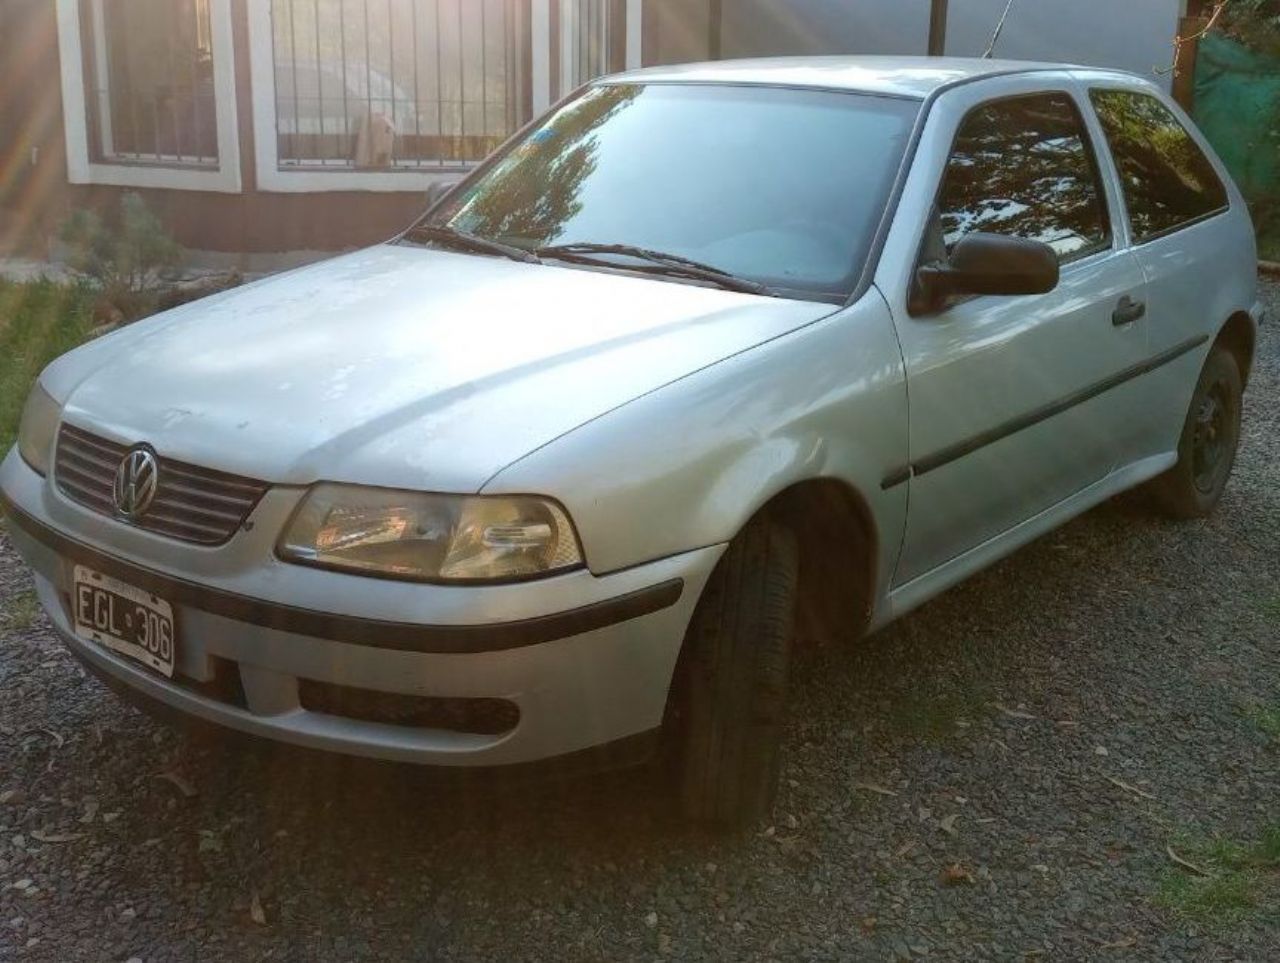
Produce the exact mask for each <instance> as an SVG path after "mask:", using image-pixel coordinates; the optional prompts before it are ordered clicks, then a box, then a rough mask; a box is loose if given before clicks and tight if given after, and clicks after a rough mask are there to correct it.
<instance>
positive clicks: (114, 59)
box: [80, 0, 218, 168]
mask: <svg viewBox="0 0 1280 963" xmlns="http://www.w3.org/2000/svg"><path fill="white" fill-rule="evenodd" d="M80 13H81V23H82V25H83V26H82V29H84V30H85V33H84V36H85V37H86V38H87V40H88V42H87V43H85V44H84V55H85V61H86V68H87V69H86V71H85V87H86V91H85V93H86V98H85V99H86V102H87V103H88V105H89V111H88V113H89V122H90V142H91V150H92V153H93V154H94V155H95V157H96V159H98V160H101V161H108V162H111V163H138V164H148V165H164V166H181V167H200V168H217V166H218V124H217V105H216V103H215V96H214V83H213V42H212V29H211V26H210V17H209V0H82V3H81V9H80Z"/></svg>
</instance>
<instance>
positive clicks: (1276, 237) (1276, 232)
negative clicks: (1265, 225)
mask: <svg viewBox="0 0 1280 963" xmlns="http://www.w3.org/2000/svg"><path fill="white" fill-rule="evenodd" d="M1258 258H1259V259H1260V260H1263V261H1275V262H1278V263H1280V226H1276V227H1272V228H1270V229H1268V230H1264V231H1263V232H1262V233H1261V234H1259V235H1258Z"/></svg>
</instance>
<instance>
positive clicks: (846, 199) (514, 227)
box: [426, 84, 919, 300]
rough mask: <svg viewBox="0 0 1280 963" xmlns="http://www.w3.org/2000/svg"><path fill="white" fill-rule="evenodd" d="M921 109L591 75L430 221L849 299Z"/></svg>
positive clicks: (511, 240)
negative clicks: (649, 255) (677, 260)
mask: <svg viewBox="0 0 1280 963" xmlns="http://www.w3.org/2000/svg"><path fill="white" fill-rule="evenodd" d="M918 109H919V104H918V103H917V102H915V101H910V100H901V99H893V98H887V97H875V96H869V95H864V94H856V93H843V92H832V91H824V90H806V89H793V88H773V87H761V86H728V85H723V86H722V85H708V84H647V85H641V84H610V85H602V86H596V87H591V88H588V89H587V90H585V91H584V92H583V93H582V94H581V95H580V96H578V97H577V98H575V99H574V100H573V101H571V102H570V103H567V104H565V105H564V106H562V107H560V108H559V109H558V110H556V111H555V112H554V113H552V114H550V115H549V116H548V117H547V118H546V119H545V120H544V121H542V122H541V123H540V124H538V125H536V126H535V127H534V128H532V129H531V130H530V132H529V133H528V135H527V136H526V137H524V138H523V140H521V141H520V142H519V143H518V144H516V145H515V146H514V147H513V148H511V149H510V150H509V151H508V152H507V153H506V154H505V155H504V156H502V157H501V158H500V159H499V160H498V161H497V162H496V163H495V164H493V166H491V167H490V168H489V169H487V170H486V171H484V172H483V173H481V174H480V175H478V176H477V177H475V178H474V179H473V180H472V181H470V182H469V183H468V184H466V185H464V186H463V187H462V188H460V189H459V190H458V191H457V192H455V195H454V196H453V197H451V198H449V199H448V201H447V202H446V203H445V204H443V205H442V206H440V207H439V208H437V209H435V210H434V211H433V212H432V213H431V215H430V216H429V218H428V220H427V222H426V223H428V224H430V225H432V226H436V227H442V228H449V229H451V230H454V231H460V232H465V233H466V234H469V235H473V236H476V237H480V238H485V239H489V240H497V241H501V242H504V243H506V244H509V245H514V246H518V247H521V248H524V249H526V250H537V249H539V248H547V247H551V246H562V245H567V244H610V245H626V246H629V247H636V248H644V249H647V250H649V251H659V252H662V253H664V254H669V255H675V256H678V257H683V258H687V259H691V260H694V261H697V262H698V263H700V264H704V265H708V266H711V267H714V268H717V269H719V270H722V271H724V272H727V273H729V274H732V275H734V276H737V277H741V278H745V279H749V280H751V281H757V282H760V283H762V284H765V285H768V286H769V287H771V288H773V289H775V290H778V291H781V292H784V293H787V294H790V295H792V296H800V297H816V298H822V299H826V300H834V299H840V298H843V297H845V296H847V295H848V294H849V292H850V289H851V288H852V286H853V284H854V282H855V280H856V278H857V275H858V274H859V273H860V271H861V269H862V267H863V264H864V262H865V260H866V257H867V252H868V249H869V247H870V245H871V239H872V235H873V234H874V232H875V229H876V226H877V224H878V222H879V220H880V217H881V215H882V213H883V211H884V206H885V202H886V198H887V196H888V193H889V189H890V184H891V182H892V179H893V176H894V173H895V172H896V170H897V168H898V164H899V161H900V159H901V157H902V154H903V151H904V150H905V146H906V141H907V137H908V133H909V130H910V126H911V123H912V121H913V119H914V117H915V115H916V112H917V110H918ZM618 264H619V266H630V262H628V261H627V260H626V258H625V257H623V258H620V259H618Z"/></svg>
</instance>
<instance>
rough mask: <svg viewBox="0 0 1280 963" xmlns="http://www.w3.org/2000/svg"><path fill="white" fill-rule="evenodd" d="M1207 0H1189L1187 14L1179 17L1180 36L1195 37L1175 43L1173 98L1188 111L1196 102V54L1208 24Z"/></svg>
mask: <svg viewBox="0 0 1280 963" xmlns="http://www.w3.org/2000/svg"><path fill="white" fill-rule="evenodd" d="M1205 7H1206V3H1205V0H1187V15H1186V16H1185V17H1180V18H1179V19H1178V34H1177V35H1178V37H1194V38H1196V39H1194V40H1191V39H1189V40H1184V41H1182V42H1181V43H1175V44H1174V48H1175V50H1176V53H1175V57H1174V63H1173V91H1172V93H1173V98H1174V100H1176V101H1177V102H1178V103H1179V104H1181V105H1182V108H1183V110H1186V111H1188V112H1190V111H1191V108H1192V107H1193V106H1194V103H1195V90H1196V56H1197V54H1198V53H1199V52H1200V41H1199V37H1198V34H1199V33H1200V32H1201V31H1203V30H1204V29H1205V27H1206V26H1207V25H1208V22H1209V21H1208V17H1207V16H1206V14H1205Z"/></svg>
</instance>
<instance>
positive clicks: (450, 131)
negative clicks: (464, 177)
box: [271, 0, 527, 170]
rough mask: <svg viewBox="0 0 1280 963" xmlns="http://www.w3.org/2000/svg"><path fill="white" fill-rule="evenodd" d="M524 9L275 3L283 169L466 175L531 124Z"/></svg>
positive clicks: (417, 2) (319, 0)
mask: <svg viewBox="0 0 1280 963" xmlns="http://www.w3.org/2000/svg"><path fill="white" fill-rule="evenodd" d="M522 7H523V5H520V4H512V3H510V2H509V0H273V2H272V6H271V14H272V16H271V21H272V40H273V56H274V66H275V92H276V135H277V146H278V155H277V156H278V158H279V166H280V168H281V169H283V170H290V169H298V168H306V169H315V168H325V169H335V168H336V169H351V170H360V169H366V170H367V169H391V170H395V169H413V170H418V169H423V168H450V167H463V166H467V165H470V164H473V163H475V162H476V161H479V160H480V159H482V158H483V157H484V156H485V155H487V154H488V153H489V152H490V151H492V150H493V149H494V148H495V147H496V146H497V145H498V144H500V143H501V142H502V141H503V140H505V139H506V138H507V136H508V135H510V134H511V133H512V131H514V130H515V128H516V126H517V124H518V119H519V117H520V116H521V114H522V108H521V105H522V104H523V101H524V91H523V89H522V79H521V78H522V77H523V71H522V69H521V66H522V60H521V58H522V56H523V51H524V50H525V49H526V47H527V45H526V44H525V43H524V42H523V41H522V37H523V30H524V26H523V24H521V23H520V22H519V21H520V20H521V10H522Z"/></svg>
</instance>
